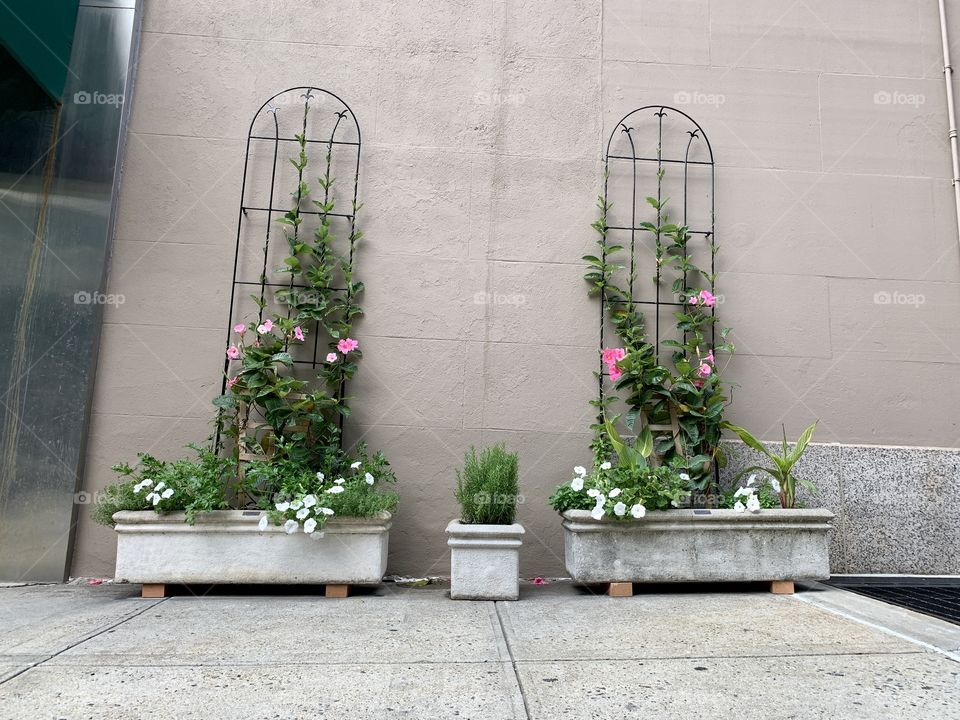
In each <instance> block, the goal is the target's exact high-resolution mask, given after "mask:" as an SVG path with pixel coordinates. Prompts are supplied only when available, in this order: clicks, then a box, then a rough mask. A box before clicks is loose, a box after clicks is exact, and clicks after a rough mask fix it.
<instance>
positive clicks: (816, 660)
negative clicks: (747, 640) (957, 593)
mask: <svg viewBox="0 0 960 720" xmlns="http://www.w3.org/2000/svg"><path fill="white" fill-rule="evenodd" d="M517 667H518V672H519V676H520V683H521V687H522V688H523V690H524V695H525V698H526V702H527V708H528V710H529V716H530V718H531V720H555V719H556V718H565V719H566V720H573V719H574V718H644V717H656V718H658V720H672V719H673V718H677V719H682V720H690V718H732V717H736V718H737V720H779V719H781V718H784V719H785V718H802V719H803V720H817V719H818V718H824V719H826V718H830V719H831V720H832V719H834V718H842V719H843V720H873V719H875V718H883V720H891V719H892V718H909V719H910V720H918V719H919V718H922V719H923V720H954V719H955V718H957V717H960V665H958V664H957V663H954V662H952V661H951V660H948V659H946V658H944V657H942V656H939V655H933V654H927V653H919V654H908V655H819V656H809V657H783V658H750V657H743V658H723V659H718V658H709V657H706V658H687V659H673V660H666V659H659V660H650V661H596V662H534V663H518V666H517Z"/></svg>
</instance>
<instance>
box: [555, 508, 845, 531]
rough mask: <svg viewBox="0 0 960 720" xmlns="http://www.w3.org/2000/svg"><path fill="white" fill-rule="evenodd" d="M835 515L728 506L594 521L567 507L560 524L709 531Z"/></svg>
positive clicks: (795, 523)
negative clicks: (703, 528) (748, 509)
mask: <svg viewBox="0 0 960 720" xmlns="http://www.w3.org/2000/svg"><path fill="white" fill-rule="evenodd" d="M834 517H835V515H834V514H833V513H832V512H830V511H829V510H826V509H817V508H794V509H792V510H786V509H784V508H772V509H769V510H761V511H760V512H756V513H752V512H749V511H744V512H738V511H736V510H731V509H728V508H722V509H708V510H686V509H684V510H648V511H647V513H646V515H644V516H643V517H642V518H632V517H630V518H625V519H618V518H611V517H609V516H607V515H604V516H603V517H602V518H600V519H599V520H595V519H594V518H593V516H592V515H591V514H590V511H589V510H567V511H566V512H564V513H563V526H564V527H565V528H567V529H569V530H575V531H576V532H611V531H617V530H622V531H624V532H634V531H636V530H637V529H638V528H649V529H651V530H677V531H683V530H695V529H697V526H698V525H699V526H708V527H709V528H710V529H712V530H725V529H728V528H729V529H738V530H749V529H755V528H769V527H770V526H771V525H776V526H777V527H780V528H783V529H785V530H786V529H791V530H792V529H798V530H799V529H820V530H830V529H831V528H832V525H830V523H829V521H830V520H832V519H833V518H834Z"/></svg>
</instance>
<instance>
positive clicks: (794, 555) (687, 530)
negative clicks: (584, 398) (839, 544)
mask: <svg viewBox="0 0 960 720" xmlns="http://www.w3.org/2000/svg"><path fill="white" fill-rule="evenodd" d="M832 518H833V513H831V512H830V511H828V510H806V509H803V510H781V509H777V510H761V511H760V512H759V513H756V514H754V513H749V512H746V513H739V512H736V511H735V510H666V511H651V512H648V513H647V514H646V516H645V517H644V518H642V519H640V520H633V519H631V520H614V519H612V518H608V517H604V518H602V519H600V520H594V519H593V518H592V517H591V516H590V513H589V512H588V511H586V510H569V511H567V512H565V513H564V514H563V528H564V546H565V553H566V565H567V572H568V573H570V577H572V578H573V579H574V580H575V581H576V582H578V583H583V584H590V583H597V584H599V583H631V582H699V581H704V582H751V581H761V580H762V581H774V580H804V579H811V580H825V579H827V578H829V577H830V530H831V526H830V524H829V521H830V520H831V519H832Z"/></svg>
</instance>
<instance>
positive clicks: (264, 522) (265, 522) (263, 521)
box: [257, 513, 270, 532]
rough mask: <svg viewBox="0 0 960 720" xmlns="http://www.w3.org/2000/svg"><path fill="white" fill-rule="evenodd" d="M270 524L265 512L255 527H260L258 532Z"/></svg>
mask: <svg viewBox="0 0 960 720" xmlns="http://www.w3.org/2000/svg"><path fill="white" fill-rule="evenodd" d="M269 524H270V518H268V517H267V516H266V513H264V514H263V515H261V516H260V522H258V523H257V527H258V528H260V532H263V531H264V530H266V529H267V525H269Z"/></svg>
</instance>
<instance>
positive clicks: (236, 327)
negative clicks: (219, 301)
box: [233, 323, 247, 335]
mask: <svg viewBox="0 0 960 720" xmlns="http://www.w3.org/2000/svg"><path fill="white" fill-rule="evenodd" d="M246 329H247V326H246V325H244V324H243V323H237V324H236V325H234V326H233V331H234V332H235V333H237V334H238V335H243V331H244V330H246Z"/></svg>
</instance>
